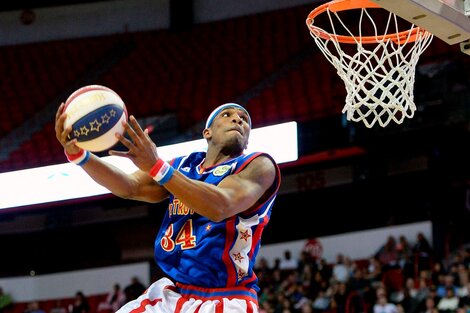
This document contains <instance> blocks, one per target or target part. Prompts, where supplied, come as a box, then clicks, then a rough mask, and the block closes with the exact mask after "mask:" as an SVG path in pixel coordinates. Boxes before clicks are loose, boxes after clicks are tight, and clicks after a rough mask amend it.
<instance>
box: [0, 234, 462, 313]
mask: <svg viewBox="0 0 470 313" xmlns="http://www.w3.org/2000/svg"><path fill="white" fill-rule="evenodd" d="M255 271H256V274H257V276H258V278H259V287H260V292H259V304H260V313H360V312H362V313H470V279H469V276H470V275H469V272H470V247H462V248H461V249H459V250H457V251H455V253H453V254H451V255H450V256H448V257H447V258H445V259H439V258H437V257H436V256H435V255H434V253H433V249H432V246H431V245H430V244H429V243H428V240H427V239H426V238H425V236H424V235H423V234H421V233H419V234H417V237H416V241H415V242H414V243H412V244H411V243H409V242H408V240H407V238H406V237H405V236H399V237H398V238H395V237H394V236H389V237H388V238H387V240H386V242H384V244H383V246H382V247H380V249H378V250H377V251H375V252H373V253H372V254H371V256H370V258H369V259H366V260H352V259H351V258H349V257H348V256H346V255H343V254H341V253H339V254H338V255H337V256H336V259H335V261H334V262H331V263H328V262H327V261H326V260H325V259H324V258H319V259H316V258H315V257H313V256H311V255H310V254H309V253H308V252H307V251H302V252H301V253H300V255H298V256H294V255H292V253H291V251H289V250H286V251H284V253H283V256H282V258H278V259H276V260H275V262H274V264H273V265H269V264H268V262H267V260H266V259H260V260H258V263H257V266H256V267H255ZM144 290H145V287H144V285H143V284H142V283H141V282H140V281H139V279H138V278H137V277H133V278H132V280H131V282H130V283H129V284H128V285H127V286H126V287H125V288H123V289H121V286H120V285H119V284H115V285H113V286H112V290H110V292H109V293H108V294H107V295H106V297H104V298H103V299H104V300H103V301H102V302H100V303H98V304H97V305H96V307H93V306H90V304H89V303H88V301H87V297H86V296H85V295H84V294H83V293H82V292H81V291H78V292H77V293H76V295H75V299H74V301H73V302H72V303H70V304H69V305H68V306H63V305H62V304H61V302H60V300H58V301H57V303H56V304H55V306H54V307H52V308H51V309H50V310H47V311H46V310H43V309H42V308H41V307H40V305H39V304H38V302H37V301H32V302H31V303H29V304H28V305H27V306H26V309H25V310H24V311H23V312H22V313H95V312H96V313H111V312H115V311H116V310H117V309H118V308H119V307H120V306H122V305H123V304H124V303H126V302H127V301H130V300H132V299H135V298H136V297H137V296H138V295H140V294H141V293H142V292H143V291H144ZM12 306H14V302H13V301H12V299H11V297H10V296H9V295H8V294H7V293H4V292H3V290H2V289H1V288H0V313H9V310H5V309H6V308H11V307H12ZM15 313H16V311H15Z"/></svg>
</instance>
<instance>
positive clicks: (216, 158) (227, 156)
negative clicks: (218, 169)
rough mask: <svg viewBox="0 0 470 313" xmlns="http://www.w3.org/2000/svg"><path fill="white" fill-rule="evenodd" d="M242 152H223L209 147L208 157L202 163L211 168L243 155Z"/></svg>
mask: <svg viewBox="0 0 470 313" xmlns="http://www.w3.org/2000/svg"><path fill="white" fill-rule="evenodd" d="M241 154H242V152H237V153H223V152H222V151H217V150H215V149H209V150H208V151H207V153H206V158H205V160H204V162H203V164H202V166H203V167H204V168H209V167H212V166H214V165H217V164H221V163H224V162H225V161H228V160H231V159H233V158H236V157H237V156H239V155H241Z"/></svg>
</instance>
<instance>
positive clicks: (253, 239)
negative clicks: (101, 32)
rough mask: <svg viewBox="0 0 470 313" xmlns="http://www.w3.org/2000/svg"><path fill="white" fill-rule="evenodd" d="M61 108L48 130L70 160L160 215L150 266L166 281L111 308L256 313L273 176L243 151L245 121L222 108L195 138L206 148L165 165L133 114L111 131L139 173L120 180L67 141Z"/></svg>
mask: <svg viewBox="0 0 470 313" xmlns="http://www.w3.org/2000/svg"><path fill="white" fill-rule="evenodd" d="M63 107H64V105H63V104H62V105H61V106H60V108H59V110H58V112H57V116H56V125H55V131H56V136H57V139H58V140H59V142H60V143H61V144H62V146H63V147H64V149H65V154H66V156H67V158H68V160H69V161H71V162H73V163H76V164H78V165H80V166H82V167H83V169H84V170H85V171H86V172H87V173H88V175H90V176H91V177H92V178H93V179H94V180H95V181H96V182H98V183H99V184H101V185H103V186H104V187H106V188H107V189H109V190H110V191H111V192H112V193H113V194H115V195H117V196H120V197H122V198H126V199H135V200H141V201H146V202H160V201H163V200H165V199H168V198H169V205H168V210H167V211H166V212H165V217H164V220H163V222H162V225H161V228H160V231H159V232H158V234H157V237H156V239H155V260H156V262H157V263H158V265H159V266H160V268H161V269H162V270H163V271H164V272H165V273H166V274H167V275H168V276H169V278H170V279H171V280H170V279H168V278H162V279H160V280H158V281H156V282H155V283H153V284H152V285H151V286H150V287H149V288H148V289H147V291H146V292H145V293H144V294H143V295H141V296H140V297H139V298H138V299H136V300H134V301H131V302H128V303H127V304H125V305H124V306H123V307H122V308H121V309H120V310H119V311H118V312H119V313H127V312H132V313H137V312H159V313H161V312H168V313H169V312H199V313H209V312H211V313H215V312H230V313H237V312H258V301H257V292H258V291H259V288H258V286H257V277H256V275H255V273H254V272H253V267H254V264H255V258H256V255H257V253H258V249H259V247H260V239H261V234H262V232H263V229H264V227H265V226H266V224H267V223H268V221H269V218H270V215H271V208H272V205H273V202H274V199H275V197H276V194H277V191H278V189H279V184H280V171H279V168H278V166H277V165H276V163H275V161H274V160H273V159H272V157H271V156H269V155H268V154H266V153H251V154H249V155H245V154H243V152H244V150H245V148H246V147H247V144H248V137H249V135H250V130H251V119H250V116H249V114H248V112H247V111H246V110H245V108H243V107H242V106H240V105H238V104H235V103H227V104H224V105H221V106H219V107H218V108H216V109H215V110H214V111H213V112H212V113H211V114H210V115H209V117H208V119H207V122H206V127H205V129H204V130H203V132H202V135H203V137H204V138H205V139H206V140H207V144H208V147H207V152H196V153H192V154H190V155H188V156H182V157H177V158H175V159H173V160H171V161H169V162H165V161H163V160H162V159H160V157H159V156H158V147H157V146H156V145H155V143H154V142H153V141H152V140H151V139H150V137H149V135H148V133H147V131H143V130H142V128H141V127H140V125H139V124H138V123H137V121H136V119H135V118H134V117H133V116H130V118H129V122H128V123H124V127H125V130H126V132H127V134H128V135H129V137H130V140H128V139H127V138H126V137H124V136H122V135H119V134H117V135H116V136H117V137H118V139H119V140H120V142H121V143H122V144H123V145H124V146H125V147H127V149H128V151H125V152H123V151H110V154H111V155H116V156H121V157H126V158H129V159H130V160H131V161H132V162H133V163H134V164H135V165H136V166H137V167H138V168H139V170H138V171H136V172H135V173H133V174H130V175H128V174H125V173H124V172H122V171H121V170H119V169H118V168H116V167H114V166H112V165H110V164H108V163H106V162H104V161H102V160H101V159H100V158H99V157H97V156H95V155H93V154H91V153H90V152H88V151H83V150H81V149H80V148H78V147H77V146H76V145H75V144H76V141H75V140H68V139H67V135H68V134H69V133H70V131H71V128H68V129H64V127H63V124H64V120H65V118H66V116H65V114H64V113H62V111H63Z"/></svg>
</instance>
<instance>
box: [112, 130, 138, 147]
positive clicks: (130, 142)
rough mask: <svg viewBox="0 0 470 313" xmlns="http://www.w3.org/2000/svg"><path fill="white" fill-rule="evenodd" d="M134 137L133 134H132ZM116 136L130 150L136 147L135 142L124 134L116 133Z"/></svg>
mask: <svg viewBox="0 0 470 313" xmlns="http://www.w3.org/2000/svg"><path fill="white" fill-rule="evenodd" d="M131 137H132V136H131ZM116 138H117V139H119V141H120V142H121V143H122V144H123V145H124V146H125V147H126V148H127V149H129V150H132V149H133V148H134V144H133V143H132V141H130V140H129V139H127V138H126V137H124V136H123V135H121V134H119V133H116Z"/></svg>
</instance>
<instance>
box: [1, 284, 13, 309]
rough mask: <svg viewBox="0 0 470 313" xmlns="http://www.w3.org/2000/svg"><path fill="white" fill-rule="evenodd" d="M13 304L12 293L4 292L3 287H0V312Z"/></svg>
mask: <svg viewBox="0 0 470 313" xmlns="http://www.w3.org/2000/svg"><path fill="white" fill-rule="evenodd" d="M12 305H13V300H12V299H11V297H10V295H9V294H7V293H5V292H3V288H2V287H0V313H4V312H5V311H6V310H7V309H8V308H10V307H11V306H12Z"/></svg>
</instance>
